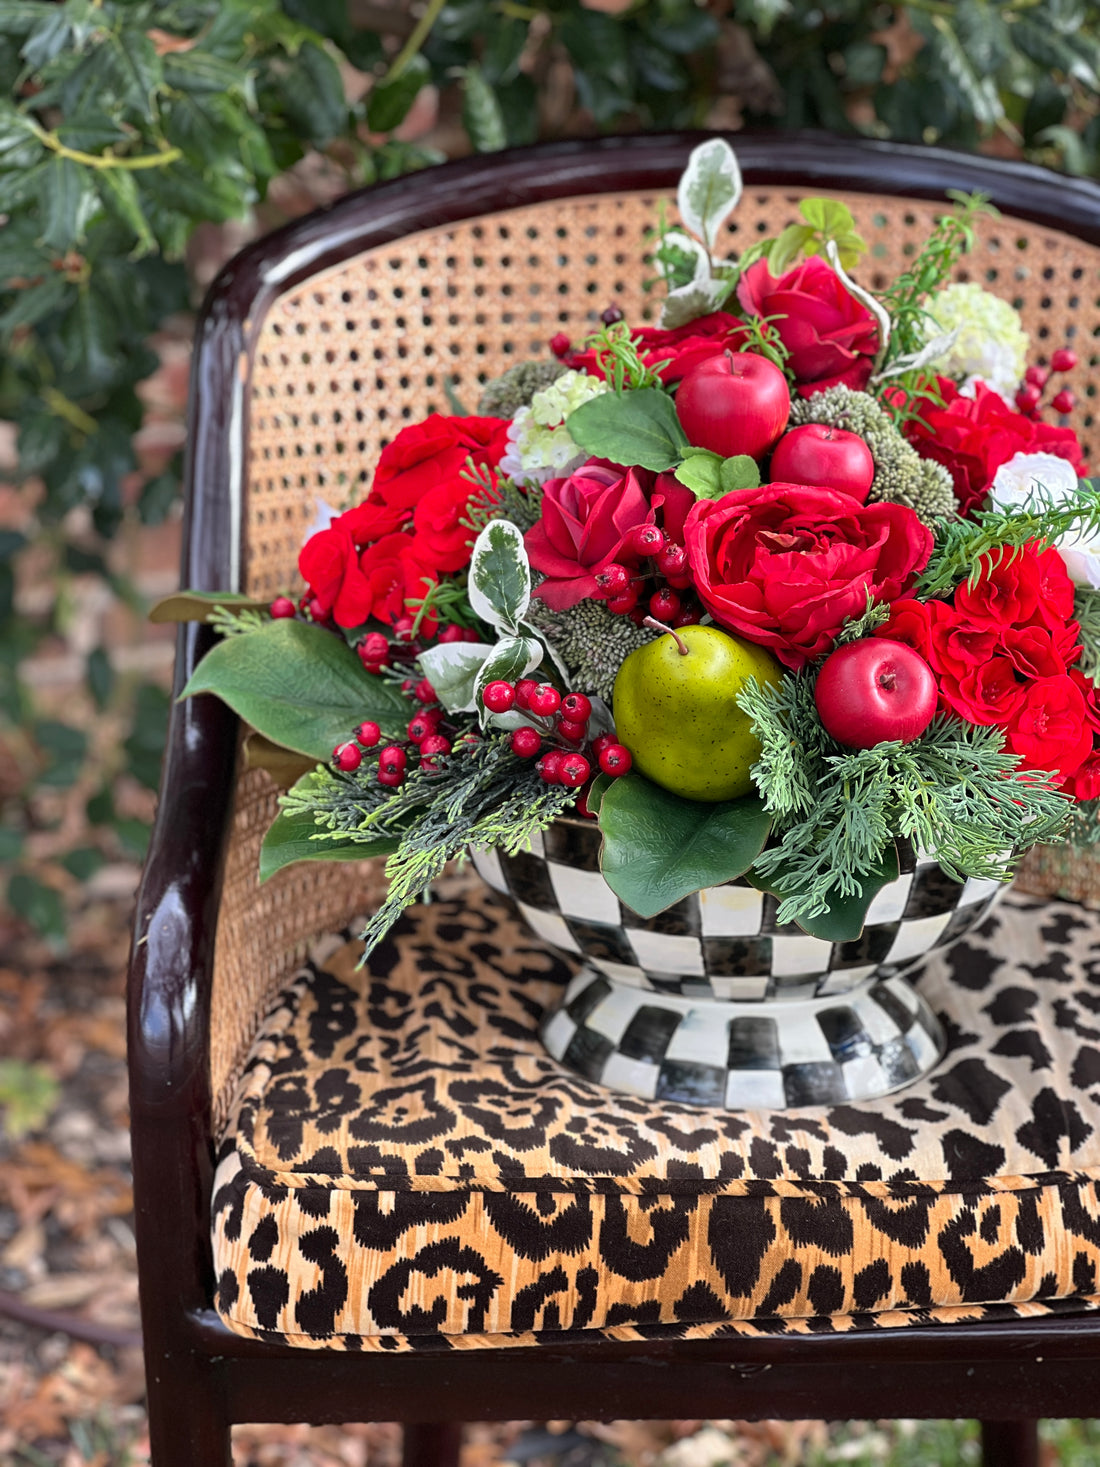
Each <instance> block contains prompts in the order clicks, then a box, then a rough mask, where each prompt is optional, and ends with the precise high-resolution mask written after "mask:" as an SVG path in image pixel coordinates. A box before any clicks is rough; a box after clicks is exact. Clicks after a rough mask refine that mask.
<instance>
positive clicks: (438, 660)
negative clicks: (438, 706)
mask: <svg viewBox="0 0 1100 1467" xmlns="http://www.w3.org/2000/svg"><path fill="white" fill-rule="evenodd" d="M492 652H493V648H492V647H490V646H489V645H488V643H486V642H442V643H440V644H438V645H437V646H435V647H429V648H428V649H427V651H426V652H421V654H420V656H419V658H418V659H417V660H418V662H419V663H420V670H421V672H422V673H423V674H424V676H425V677H426V678H427V679H428V681H429V682H430V683H431V685H432V687H433V688H434V689H435V695H436V697H437V698H438V699H439V701H440V702H441V703H442V704H443V706H444V708H446V710H447V712H448V713H472V712H473V711H474V709H475V708H476V707H477V703H476V702H475V700H474V685H475V683H476V682H477V675H478V673H479V672H480V671H481V668H482V666H483V664H484V663H485V660H486V658H488V657H490V656H491V655H492Z"/></svg>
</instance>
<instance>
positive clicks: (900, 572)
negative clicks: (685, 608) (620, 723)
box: [685, 484, 932, 671]
mask: <svg viewBox="0 0 1100 1467" xmlns="http://www.w3.org/2000/svg"><path fill="white" fill-rule="evenodd" d="M685 537H686V544H687V549H688V556H689V559H690V563H691V569H692V574H693V576H694V580H695V585H696V589H697V590H698V592H699V595H700V597H701V598H702V600H703V602H704V604H705V605H706V607H707V610H708V611H709V612H710V613H711V615H712V616H713V617H714V619H715V621H717V622H719V623H720V624H721V625H722V626H724V627H728V628H729V629H730V630H731V631H734V632H739V633H740V634H741V635H742V636H744V637H745V638H746V639H747V640H748V641H750V642H757V643H759V644H760V645H761V646H764V647H770V648H771V650H772V651H773V652H774V653H775V655H776V656H777V657H778V658H779V660H780V661H781V662H783V663H785V664H786V666H787V667H790V668H793V669H794V670H795V671H798V669H800V668H801V667H802V666H803V665H804V664H805V663H806V662H807V661H808V660H809V659H810V658H812V657H817V656H820V654H821V653H823V652H826V651H828V649H829V648H830V647H831V646H832V643H833V639H834V638H835V637H836V634H837V632H839V631H840V629H841V627H842V626H843V625H844V623H845V621H847V620H848V619H849V618H851V617H855V616H859V615H860V614H861V613H862V612H863V610H864V608H865V607H866V604H867V596H868V594H870V595H871V596H872V597H873V598H874V599H875V600H877V601H893V600H895V599H896V598H897V597H898V596H900V595H901V594H902V592H903V591H904V590H905V589H906V588H907V587H908V585H909V583H910V581H911V580H912V578H913V576H914V574H915V573H916V572H917V571H919V570H921V569H922V567H923V566H924V565H925V563H926V562H927V560H928V557H929V555H930V554H931V551H932V535H931V532H930V531H929V530H928V528H927V527H926V526H925V525H923V524H922V523H921V522H920V520H919V519H918V518H917V516H916V515H915V514H914V513H913V511H912V510H911V509H907V508H906V507H905V506H904V505H901V504H868V505H863V504H860V503H859V501H858V500H857V499H853V498H852V496H851V495H850V494H841V493H839V492H838V491H836V490H834V489H816V488H807V487H806V486H805V485H802V484H765V485H764V486H763V487H762V488H759V489H739V490H736V491H735V492H734V493H732V494H726V495H724V496H723V497H722V498H721V499H717V500H712V499H702V500H699V501H698V502H697V503H696V504H695V506H694V507H693V508H692V510H691V512H690V514H689V515H688V517H687V522H686V525H685Z"/></svg>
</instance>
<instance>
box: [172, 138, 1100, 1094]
mask: <svg viewBox="0 0 1100 1467" xmlns="http://www.w3.org/2000/svg"><path fill="white" fill-rule="evenodd" d="M697 141H698V138H695V137H690V136H683V137H675V138H632V139H629V140H620V141H618V142H616V141H614V140H606V139H605V140H602V141H601V142H599V143H595V144H565V145H555V146H551V147H547V148H540V149H534V150H526V151H522V152H516V153H511V154H505V155H500V156H498V157H496V158H488V159H477V160H467V161H466V162H464V163H461V164H456V165H451V166H449V167H448V168H445V169H441V170H438V171H435V172H433V173H432V174H429V175H423V176H414V177H412V178H409V179H404V180H401V181H399V182H398V183H396V184H392V185H387V186H385V187H383V188H381V189H378V190H373V191H369V192H365V193H362V194H359V195H355V196H352V197H351V198H349V199H347V200H345V201H342V203H341V204H339V205H338V206H336V208H335V209H333V210H332V211H330V212H329V213H328V214H327V215H320V216H313V217H311V219H310V220H307V221H303V222H302V223H300V224H298V225H294V226H291V227H290V229H288V230H286V231H283V232H282V233H281V234H280V235H277V236H273V237H271V238H269V239H268V240H266V241H263V242H262V243H261V245H260V246H256V247H253V249H252V250H251V251H249V252H246V255H245V256H243V257H240V259H239V260H238V261H237V262H235V263H234V265H232V266H230V267H229V270H228V272H227V273H226V275H225V277H223V279H222V281H221V282H220V284H219V285H218V286H216V287H215V290H214V292H213V295H212V298H211V302H210V304H209V306H208V310H207V316H206V322H205V328H204V331H203V333H202V334H201V335H200V347H199V361H198V362H197V364H196V375H195V388H196V390H195V400H194V417H193V428H192V440H193V462H192V478H193V484H192V493H193V495H196V496H198V497H197V499H196V500H195V503H194V504H193V506H192V511H191V513H192V521H191V523H192V544H191V551H190V554H191V560H190V565H189V570H190V574H191V577H192V582H193V583H195V584H203V583H204V580H203V577H204V576H205V577H207V578H210V577H213V578H215V580H216V578H217V577H218V576H221V577H222V578H223V582H222V583H223V584H224V577H225V575H226V574H227V573H228V574H229V575H230V576H232V577H233V578H235V579H236V581H237V583H238V584H239V585H240V587H241V588H242V589H244V590H247V591H248V592H249V593H250V594H253V595H261V596H265V597H266V596H273V595H275V594H276V593H278V592H280V591H283V590H286V589H288V588H291V587H293V586H294V585H295V584H296V560H297V553H298V549H299V547H300V545H301V543H302V540H303V538H304V536H305V533H306V531H307V529H308V527H309V525H310V524H311V522H312V521H313V520H314V519H315V517H316V515H317V512H318V505H319V504H320V503H322V502H324V503H328V504H331V505H333V506H335V507H337V508H344V507H346V506H347V505H349V504H350V503H353V502H355V501H357V500H358V499H359V498H360V497H362V495H363V494H364V493H365V492H367V490H368V488H369V483H370V476H371V472H372V469H373V466H374V464H375V462H376V461H377V458H378V455H379V454H380V452H381V450H382V449H383V447H384V446H385V445H386V444H387V443H388V442H389V441H390V440H391V439H392V438H393V436H394V435H395V434H396V433H397V432H398V431H399V429H400V428H401V427H402V425H403V424H405V423H408V422H412V421H416V420H417V419H419V418H420V417H422V416H423V415H424V414H426V413H428V412H431V411H433V410H436V411H440V412H448V411H451V410H452V409H451V407H450V406H449V398H448V395H447V392H446V385H447V384H449V385H450V388H451V391H452V392H453V394H454V397H455V398H457V399H458V401H459V402H461V403H462V404H463V405H464V406H465V408H466V409H467V410H474V409H475V408H476V404H477V399H478V396H479V394H480V389H481V386H482V384H483V383H485V382H486V381H487V380H488V379H489V378H491V377H493V376H495V375H497V374H498V373H500V372H501V371H503V370H504V369H505V368H506V367H508V366H509V365H511V364H513V363H516V362H519V361H523V360H525V359H528V358H531V357H543V356H545V355H546V351H547V342H548V340H549V338H550V337H551V336H552V335H553V334H555V333H556V332H559V331H561V332H565V333H566V334H567V335H568V336H570V337H571V338H572V339H573V340H575V341H576V340H579V339H580V338H581V337H583V336H584V335H585V333H586V332H587V331H589V330H590V329H591V328H592V326H593V323H594V322H595V321H596V320H597V318H598V316H599V313H600V312H601V311H602V310H603V308H604V307H605V306H607V305H609V304H611V303H612V302H614V303H615V304H617V305H618V306H620V307H621V309H622V310H623V312H624V314H625V316H626V319H627V320H628V321H630V322H632V323H642V322H646V321H649V320H651V319H653V317H654V315H655V313H656V310H657V303H656V301H655V299H654V297H653V296H652V295H650V294H647V292H646V289H645V278H646V275H647V274H648V273H651V272H649V271H647V269H646V267H645V266H644V265H643V264H642V257H643V255H644V253H645V251H646V246H647V232H648V231H649V230H650V229H652V227H653V225H654V223H655V221H656V219H657V211H658V207H659V205H660V203H661V202H662V201H664V202H665V203H666V204H667V205H668V206H669V207H670V208H673V209H674V206H675V183H676V178H677V176H678V174H679V172H680V170H681V168H682V166H683V163H684V161H685V160H686V158H687V154H688V152H689V150H690V148H691V147H692V145H693V144H694V143H695V142H697ZM734 142H735V145H736V146H737V147H738V152H739V156H740V158H741V161H742V165H743V167H744V169H745V175H746V189H745V194H744V197H743V199H742V201H741V203H740V205H739V207H738V209H737V211H736V212H735V214H734V216H733V218H732V219H731V220H730V221H729V223H728V225H727V226H726V230H725V237H724V240H723V241H722V243H721V244H720V246H719V250H720V252H721V250H722V244H728V247H729V249H730V250H731V251H733V250H740V249H743V248H744V247H745V246H746V245H747V244H749V243H751V242H752V241H753V240H755V239H757V238H759V237H760V236H761V235H764V234H775V233H778V231H779V230H780V229H781V228H782V227H783V226H784V225H786V224H788V223H790V222H792V221H793V220H794V219H795V217H796V207H797V203H798V200H799V199H800V198H801V197H803V196H804V195H805V194H807V193H818V194H828V195H830V196H832V197H836V198H840V199H843V201H844V202H845V203H846V204H848V206H849V207H850V208H851V210H852V212H853V214H854V215H855V218H856V221H857V225H858V227H859V229H860V231H861V232H862V233H863V235H864V237H865V238H866V239H867V240H868V242H869V244H870V247H871V248H870V254H869V256H868V257H867V258H866V259H865V261H864V264H863V266H862V268H861V269H860V271H859V272H857V273H858V275H859V278H860V279H861V280H862V281H863V283H865V284H867V285H869V286H871V287H872V288H876V287H881V286H883V285H885V284H886V283H887V282H888V281H889V280H891V279H892V278H893V277H894V276H895V275H896V274H897V273H899V272H900V271H901V270H902V269H904V268H905V266H906V264H907V263H908V262H909V261H910V260H911V259H912V258H913V256H914V255H915V254H916V252H917V250H918V249H919V247H920V244H921V242H922V241H923V240H924V239H925V238H926V237H927V235H928V233H929V231H930V229H931V228H932V226H933V223H934V221H935V219H936V218H937V217H938V216H939V215H940V214H942V213H943V212H944V209H945V199H944V193H945V190H946V189H947V188H949V187H955V188H964V189H970V190H975V189H980V190H982V191H984V192H986V193H988V194H990V195H991V196H992V197H993V199H994V201H995V202H996V203H998V204H999V205H1000V206H1001V208H1002V210H1003V211H1004V213H1003V215H1002V217H1000V218H986V219H983V220H982V222H981V224H980V228H979V233H980V244H979V247H978V249H977V250H976V252H975V253H974V254H973V255H971V256H970V257H968V258H966V259H965V260H964V261H963V262H962V263H961V265H960V267H959V269H958V271H957V272H956V273H957V278H959V279H974V280H976V281H978V282H979V283H982V284H985V285H988V286H989V288H991V289H992V290H994V291H995V292H997V293H998V294H1000V295H1002V296H1004V297H1005V298H1007V299H1009V300H1011V301H1012V302H1013V304H1015V305H1016V306H1017V307H1018V309H1019V310H1020V311H1021V313H1022V315H1023V318H1024V323H1025V326H1026V327H1027V329H1028V330H1029V332H1030V333H1031V336H1032V339H1033V341H1034V343H1035V348H1036V351H1037V353H1038V355H1039V356H1040V357H1042V356H1044V355H1046V354H1048V353H1049V352H1050V351H1052V350H1054V349H1055V348H1056V347H1058V346H1063V345H1071V346H1073V347H1074V348H1075V349H1076V350H1077V351H1078V353H1079V355H1080V357H1081V359H1082V362H1083V363H1087V365H1088V368H1090V369H1091V368H1094V367H1095V366H1096V365H1097V363H1098V362H1100V208H1098V205H1097V191H1096V190H1095V188H1094V187H1093V186H1091V185H1087V184H1082V183H1080V182H1078V181H1074V180H1067V179H1060V178H1056V177H1055V176H1054V175H1049V174H1045V173H1042V172H1041V171H1039V170H1037V169H1033V168H1028V167H1012V166H1010V165H1004V164H995V163H989V162H986V161H984V160H980V159H970V158H963V157H961V156H959V155H953V154H946V153H937V152H934V151H931V150H926V149H910V148H903V147H896V146H892V145H876V144H860V143H852V142H838V141H830V140H828V139H806V138H795V139H792V138H789V137H783V136H772V137H767V138H761V137H756V138H749V139H740V138H735V139H734ZM1090 375H1091V374H1090ZM1085 378H1086V370H1085V369H1082V371H1081V372H1080V373H1079V374H1078V380H1077V381H1076V382H1075V383H1074V386H1075V387H1076V389H1077V391H1078V395H1079V406H1078V407H1077V408H1076V409H1075V412H1074V414H1073V417H1072V422H1073V425H1074V427H1075V428H1076V429H1077V430H1078V432H1079V433H1080V435H1081V437H1082V439H1083V441H1084V443H1085V445H1086V453H1087V454H1088V455H1089V456H1090V457H1091V456H1092V455H1093V453H1094V452H1095V447H1094V440H1095V446H1100V428H1098V427H1097V424H1096V422H1095V420H1094V412H1095V392H1096V387H1095V384H1094V383H1093V382H1092V381H1091V380H1089V381H1087V382H1086V380H1085ZM212 496H216V497H217V498H218V504H217V506H214V505H213V503H212V502H211V503H208V504H207V505H206V507H205V508H204V507H203V505H202V500H203V499H204V497H205V498H206V499H207V500H211V498H212ZM219 537H220V539H219ZM206 583H210V582H209V579H208V580H207V582H206ZM273 806H274V793H273V791H272V788H271V786H270V783H269V781H268V780H267V778H266V776H264V775H262V774H256V773H249V774H245V775H243V776H242V778H241V779H240V781H239V783H238V786H237V796H236V805H235V811H234V816H233V826H232V835H231V839H230V843H229V848H228V857H227V865H226V874H225V883H224V888H223V892H222V898H221V910H220V917H219V926H218V938H217V952H216V961H215V971H214V979H213V983H214V991H213V1012H214V1015H215V1017H216V1022H215V1023H214V1024H213V1025H212V1030H213V1032H212V1037H211V1053H210V1079H211V1087H212V1093H213V1097H214V1108H215V1115H216V1116H217V1117H218V1118H220V1117H221V1116H222V1115H223V1114H224V1109H225V1102H226V1098H227V1094H228V1091H229V1088H230V1085H231V1082H232V1079H233V1077H234V1075H235V1073H236V1071H237V1069H238V1067H239V1065H240V1063H241V1061H242V1058H243V1054H244V1049H245V1046H246V1045H247V1043H248V1040H249V1038H250V1037H251V1034H252V1033H253V1031H254V1028H255V1022H256V1018H257V1015H258V1013H259V1012H261V1011H262V1009H263V1007H264V1004H265V1002H266V1000H267V997H268V995H269V994H270V993H271V991H272V990H273V988H275V987H276V986H277V985H278V984H279V983H280V982H281V981H283V979H284V978H285V976H286V974H287V973H288V971H289V970H290V969H291V968H292V966H293V965H294V964H295V963H296V962H297V961H298V960H299V958H300V956H301V953H302V950H303V944H304V943H305V941H306V939H307V938H308V937H309V936H310V935H311V934H312V933H314V932H316V931H317V930H318V928H319V927H320V926H323V924H325V923H333V922H335V923H342V922H344V921H345V920H346V919H347V917H348V916H349V915H350V913H351V911H352V910H353V908H355V907H356V906H357V905H365V904H367V902H368V901H369V898H370V895H371V892H372V890H373V889H374V885H375V884H376V883H377V873H375V872H373V870H371V871H369V872H368V873H366V874H365V873H364V871H362V870H360V869H358V868H355V867H345V866H329V865H318V866H313V867H311V866H303V867H300V868H291V869H290V870H288V871H285V872H283V873H281V874H280V876H279V877H277V878H276V879H275V880H274V881H273V882H271V883H270V884H269V885H268V886H266V887H264V888H263V889H262V891H261V892H259V893H258V892H257V887H256V877H255V870H256V859H257V852H258V848H259V842H260V839H261V837H262V834H263V830H264V829H265V827H266V825H267V823H268V821H269V820H270V818H271V816H272V814H273Z"/></svg>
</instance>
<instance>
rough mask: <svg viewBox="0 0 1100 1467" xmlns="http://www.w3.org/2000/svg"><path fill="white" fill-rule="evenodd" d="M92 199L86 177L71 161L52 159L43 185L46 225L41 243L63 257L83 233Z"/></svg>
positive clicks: (89, 184) (68, 159)
mask: <svg viewBox="0 0 1100 1467" xmlns="http://www.w3.org/2000/svg"><path fill="white" fill-rule="evenodd" d="M93 197H94V195H93V190H92V184H91V181H90V179H89V178H88V175H87V173H86V172H85V171H84V169H83V168H81V166H80V164H79V163H74V162H73V161H72V159H71V158H54V159H52V160H51V162H49V163H48V164H47V165H46V169H45V172H44V174H43V182H42V201H43V210H44V217H45V224H44V227H43V230H42V243H43V244H44V245H45V246H46V248H47V249H52V250H56V251H57V253H58V254H64V253H65V251H66V250H69V249H71V248H72V247H73V245H74V244H76V242H77V241H78V240H79V239H80V237H81V235H82V234H83V231H84V223H85V220H86V218H87V211H88V205H89V203H90V202H91V201H92V199H93Z"/></svg>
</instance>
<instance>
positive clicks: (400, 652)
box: [355, 616, 481, 673]
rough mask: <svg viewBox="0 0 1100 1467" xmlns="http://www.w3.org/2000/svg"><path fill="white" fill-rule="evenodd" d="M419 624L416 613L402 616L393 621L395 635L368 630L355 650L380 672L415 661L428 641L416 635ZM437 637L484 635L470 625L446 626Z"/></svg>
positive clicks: (365, 663) (451, 638)
mask: <svg viewBox="0 0 1100 1467" xmlns="http://www.w3.org/2000/svg"><path fill="white" fill-rule="evenodd" d="M415 626H416V622H415V619H414V618H413V617H411V616H399V617H398V618H397V620H396V621H395V622H394V624H393V637H392V638H390V637H387V636H386V634H385V632H368V633H367V635H366V636H365V637H363V638H361V640H360V641H359V642H357V643H356V647H355V650H356V652H358V654H359V661H360V662H361V663H362V664H363V666H364V667H365V668H366V670H367V672H374V673H380V672H381V671H382V670H383V668H386V667H393V666H394V665H395V664H396V663H399V662H408V663H412V662H415V661H416V659H417V658H418V657H419V656H420V654H421V652H423V650H424V647H425V645H426V644H425V643H424V642H422V641H420V640H419V639H417V638H416V637H414V635H413V628H414V627H415ZM436 641H437V642H438V643H440V644H445V643H447V642H480V641H481V636H480V634H479V633H478V632H476V631H474V630H473V629H472V628H469V627H456V626H446V627H444V628H443V629H442V631H441V632H440V633H439V636H438V637H437V638H436Z"/></svg>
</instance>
